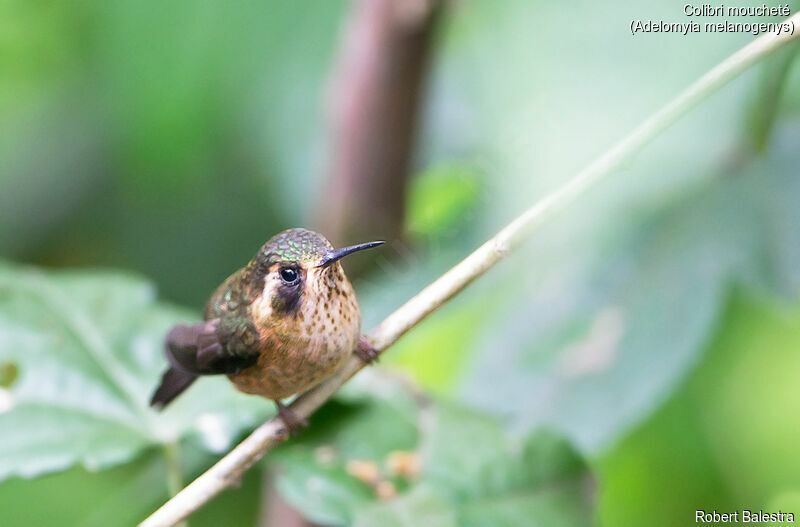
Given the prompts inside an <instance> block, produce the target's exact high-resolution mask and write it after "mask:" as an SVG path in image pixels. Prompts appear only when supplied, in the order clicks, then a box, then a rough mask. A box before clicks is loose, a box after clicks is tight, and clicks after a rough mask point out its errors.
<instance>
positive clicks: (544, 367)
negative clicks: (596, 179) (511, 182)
mask: <svg viewBox="0 0 800 527" xmlns="http://www.w3.org/2000/svg"><path fill="white" fill-rule="evenodd" d="M797 134H798V129H797V128H796V127H795V128H789V129H779V131H778V134H777V136H776V142H775V144H774V146H773V149H772V150H771V151H770V153H769V155H768V156H766V157H764V158H755V159H750V160H745V161H743V162H742V164H741V166H738V167H737V166H734V167H731V166H726V167H724V168H720V169H717V179H716V180H713V181H711V182H709V183H707V184H704V185H701V186H699V187H698V188H696V189H695V190H694V192H692V193H691V194H689V195H686V196H681V198H680V199H679V200H675V201H673V202H670V203H667V204H665V205H664V206H663V207H662V208H661V210H660V211H658V212H657V213H656V214H654V215H652V216H651V217H650V218H649V220H648V221H645V222H644V223H643V224H642V225H641V226H640V227H638V228H635V229H630V230H629V233H628V234H627V236H623V237H622V240H621V241H620V240H617V241H616V243H615V244H614V245H615V246H614V248H613V250H611V251H612V252H611V254H610V256H609V257H607V258H606V259H605V260H603V262H604V263H603V264H602V265H597V264H595V265H592V266H584V267H580V266H575V265H574V264H573V265H569V264H566V265H565V266H563V267H562V268H560V269H557V270H555V271H551V274H550V276H548V277H545V278H544V279H542V278H539V279H537V280H530V281H524V280H521V281H520V287H519V293H518V294H517V296H518V299H517V300H516V301H510V302H509V303H508V305H507V307H506V308H505V309H501V310H500V311H499V313H498V315H497V317H496V318H493V320H492V321H490V322H489V324H488V326H487V327H488V329H487V330H486V331H485V333H484V336H483V337H482V338H480V339H479V340H478V341H477V344H476V346H475V357H476V358H475V361H474V362H473V364H472V365H471V366H470V367H469V368H468V371H469V373H468V375H467V379H466V381H465V382H464V384H463V387H462V394H463V397H464V399H465V400H467V401H469V402H471V403H472V404H475V405H476V406H478V407H481V408H484V409H490V410H492V411H495V412H498V413H500V414H501V415H508V416H509V417H511V418H512V420H513V421H514V422H515V423H516V424H517V425H518V426H521V427H523V428H524V427H526V426H531V425H533V424H538V423H545V424H547V425H549V426H551V427H553V428H555V429H556V430H559V431H561V432H562V433H564V434H565V435H566V436H567V437H569V438H570V439H572V440H573V441H575V442H576V444H577V445H579V446H580V447H581V448H582V449H583V450H584V451H588V452H597V451H599V450H602V449H603V448H607V447H608V446H610V445H611V444H612V443H613V441H614V440H615V439H616V438H618V437H619V436H620V434H622V433H624V432H625V431H626V430H628V429H629V428H630V427H632V426H634V425H635V424H636V423H637V422H638V421H640V420H641V419H643V418H645V417H646V416H647V415H648V414H649V413H650V412H651V411H652V410H653V409H654V408H656V407H657V406H658V405H659V404H661V402H662V401H663V400H664V398H665V397H667V396H668V395H669V393H670V392H671V390H672V389H673V388H674V386H675V385H676V384H677V383H678V382H680V381H681V380H682V379H683V378H684V377H685V375H686V374H687V373H688V372H690V371H691V368H692V367H693V366H694V365H695V364H696V362H697V361H698V359H699V357H700V354H701V353H702V350H703V349H704V346H705V344H706V343H707V341H708V339H709V338H710V336H711V335H712V334H713V331H714V329H715V325H716V323H717V321H718V320H719V317H720V314H721V309H722V307H723V306H724V305H725V304H724V302H725V299H726V297H727V295H728V293H729V291H730V288H731V286H732V285H734V284H744V285H746V286H747V287H749V288H752V289H757V290H761V291H768V292H769V293H770V294H773V295H780V296H783V297H786V298H796V296H797V294H798V291H800V272H798V269H800V250H799V249H798V247H800V215H799V214H800V213H799V212H798V210H799V209H798V207H797V206H796V204H797V203H798V202H800V180H799V179H798V178H797V177H796V175H797V174H796V167H797V166H798V165H799V164H800V152H798V151H797V149H796V140H797ZM792 145H795V146H792ZM608 251H609V250H607V252H608ZM521 272H522V271H521V270H520V273H521ZM494 322H496V324H495V323H494ZM521 393H525V394H527V395H526V397H519V394H521Z"/></svg>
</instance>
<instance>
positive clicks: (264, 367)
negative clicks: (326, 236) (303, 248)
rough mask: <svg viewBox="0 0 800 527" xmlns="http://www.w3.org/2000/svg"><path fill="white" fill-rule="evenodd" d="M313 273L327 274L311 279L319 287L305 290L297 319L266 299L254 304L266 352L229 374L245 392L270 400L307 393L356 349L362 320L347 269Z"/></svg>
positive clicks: (335, 265) (257, 324)
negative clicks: (276, 312) (280, 312)
mask: <svg viewBox="0 0 800 527" xmlns="http://www.w3.org/2000/svg"><path fill="white" fill-rule="evenodd" d="M310 272H315V273H316V272H321V273H323V275H322V276H320V277H319V280H311V283H315V284H316V286H315V288H314V289H313V290H312V289H309V290H306V291H305V292H304V298H303V299H302V301H301V305H300V308H299V309H298V310H297V312H296V313H294V314H293V315H291V316H274V314H273V313H272V310H271V307H270V306H268V305H265V304H264V301H257V302H254V303H253V305H252V306H251V314H252V316H253V321H254V322H255V324H256V327H257V329H258V331H259V334H260V341H261V346H260V347H261V352H260V355H259V358H258V361H257V362H256V364H255V365H253V366H251V367H249V368H246V369H244V370H242V371H241V372H239V373H238V374H235V375H230V376H229V378H230V380H231V381H232V382H233V383H234V384H235V385H236V387H237V388H238V389H239V390H241V391H243V392H246V393H251V394H256V395H262V396H264V397H268V398H270V399H281V398H284V397H289V396H290V395H293V394H296V393H301V392H304V391H306V390H308V389H309V388H312V387H313V386H315V385H316V384H318V383H320V382H321V381H322V380H324V379H325V378H326V377H328V376H330V375H331V374H332V373H333V372H335V371H336V369H337V368H339V366H341V364H342V363H343V362H344V360H345V359H346V358H347V357H349V356H350V354H351V353H352V351H353V350H354V349H355V347H356V344H357V343H358V339H359V336H360V330H361V319H360V314H359V310H358V303H357V301H356V297H355V292H354V291H353V288H352V286H351V285H350V282H349V281H348V280H347V278H345V276H344V272H343V271H342V268H341V265H339V264H338V263H337V264H334V265H332V266H331V267H330V268H327V269H312V270H311V271H310ZM308 278H311V277H308Z"/></svg>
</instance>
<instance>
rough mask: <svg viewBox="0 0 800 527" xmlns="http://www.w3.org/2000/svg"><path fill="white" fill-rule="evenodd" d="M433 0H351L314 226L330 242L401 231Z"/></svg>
mask: <svg viewBox="0 0 800 527" xmlns="http://www.w3.org/2000/svg"><path fill="white" fill-rule="evenodd" d="M441 3H442V2H441V1H440V0H404V1H402V2H397V1H395V0H356V1H355V2H353V5H352V9H351V12H350V15H349V18H348V21H347V25H346V27H345V31H344V36H343V39H342V44H341V48H340V50H339V56H338V60H337V64H336V67H335V69H334V71H333V76H332V78H331V86H330V93H329V100H328V111H329V112H330V116H329V120H330V121H329V122H330V134H331V140H330V143H331V147H330V160H329V166H328V169H327V181H326V183H325V184H326V192H325V193H324V194H323V197H322V198H321V201H320V204H319V210H318V216H317V224H318V225H321V226H324V228H323V229H322V230H323V231H324V232H325V235H326V236H327V237H328V238H329V239H330V240H331V241H332V242H333V243H334V245H337V246H338V245H346V244H350V243H355V242H357V241H363V240H367V239H372V238H375V237H379V238H381V239H388V240H392V239H395V238H397V237H399V236H400V235H401V234H402V227H403V216H404V210H405V196H406V182H407V179H408V175H409V170H410V164H411V153H412V149H413V146H414V135H415V131H416V127H417V117H418V115H419V107H420V101H421V99H422V94H423V81H424V77H425V70H426V65H427V63H428V60H429V56H430V54H431V48H432V46H431V44H432V42H431V40H432V38H431V37H432V34H433V32H434V29H435V26H436V21H437V20H438V18H439V17H438V13H439V11H440V10H441Z"/></svg>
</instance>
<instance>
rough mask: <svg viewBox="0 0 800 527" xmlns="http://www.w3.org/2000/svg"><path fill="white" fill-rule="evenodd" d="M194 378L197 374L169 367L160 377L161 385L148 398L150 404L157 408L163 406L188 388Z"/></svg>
mask: <svg viewBox="0 0 800 527" xmlns="http://www.w3.org/2000/svg"><path fill="white" fill-rule="evenodd" d="M195 379H197V375H193V374H191V373H189V372H186V371H183V370H178V369H176V368H169V369H168V370H167V371H165V372H164V375H163V377H161V385H159V387H158V389H157V390H156V392H155V393H154V394H153V397H152V399H150V406H154V407H155V408H158V409H159V410H160V409H162V408H164V407H165V406H167V405H168V404H169V403H170V401H172V400H173V399H174V398H176V397H177V396H179V395H180V394H181V393H182V392H183V390H185V389H186V388H188V387H189V385H191V384H192V383H193V382H194V380H195Z"/></svg>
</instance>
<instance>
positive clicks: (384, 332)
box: [141, 13, 800, 527]
mask: <svg viewBox="0 0 800 527" xmlns="http://www.w3.org/2000/svg"><path fill="white" fill-rule="evenodd" d="M786 22H791V23H793V24H794V26H795V27H796V26H797V25H798V24H799V23H800V13H797V14H795V15H794V16H792V17H790V18H789V19H787V20H786ZM798 36H800V32H796V33H794V34H789V33H785V32H784V33H781V35H780V36H777V35H775V34H774V33H767V34H764V35H762V36H760V37H758V38H757V39H755V40H754V41H752V42H750V43H749V44H747V45H746V46H745V47H743V48H742V49H740V50H739V51H737V52H736V53H734V54H733V55H731V56H730V57H728V58H727V59H725V60H724V61H722V62H721V63H720V64H718V65H717V66H715V67H714V68H712V69H711V70H710V71H708V72H707V73H706V74H705V75H703V76H702V77H700V78H699V79H698V80H697V81H695V82H694V83H693V84H692V85H691V86H689V87H688V88H687V89H686V90H684V91H683V92H681V93H680V94H679V95H678V96H677V97H675V98H674V99H673V100H672V101H670V102H669V103H668V104H667V105H666V106H664V107H662V108H661V109H660V110H659V111H658V112H656V113H655V114H654V115H652V116H651V117H650V118H649V119H647V120H646V121H644V122H643V123H642V124H641V125H639V126H638V127H637V128H636V129H635V130H634V131H633V132H631V133H630V134H629V135H628V136H626V137H625V138H623V139H622V140H621V141H620V142H618V143H617V144H616V145H614V146H613V147H612V148H611V149H610V150H608V151H606V153H605V154H603V155H602V156H600V157H599V158H598V159H596V160H595V161H594V162H592V163H591V164H590V165H589V166H588V167H586V168H585V169H583V170H582V171H581V172H579V173H578V174H577V175H575V176H574V177H573V178H572V179H570V180H569V181H568V182H567V183H566V184H564V185H563V186H561V187H559V188H558V189H556V190H555V191H554V192H552V193H550V194H548V195H547V196H545V197H544V199H542V200H540V201H539V202H537V203H536V204H534V205H533V206H532V207H531V208H529V209H528V210H526V211H525V212H524V213H523V214H522V215H521V216H519V217H518V218H516V219H515V220H514V221H512V222H511V223H509V224H508V225H507V226H506V227H505V228H503V230H501V231H500V232H498V233H497V234H496V235H495V236H494V237H492V238H491V239H489V241H487V242H486V243H484V244H483V245H481V246H480V247H479V248H478V249H477V250H476V251H475V252H473V253H472V254H470V255H469V256H467V257H466V258H465V259H464V260H462V261H461V262H459V263H458V264H457V265H456V266H455V267H453V268H452V269H450V270H449V271H447V272H446V273H445V274H444V275H442V276H441V277H440V278H439V279H437V280H436V281H435V282H433V283H432V284H430V285H429V286H428V287H426V288H425V289H423V290H422V291H421V292H420V293H419V294H417V295H416V296H415V297H414V298H412V299H411V300H409V301H408V302H406V303H405V304H404V305H403V306H401V307H400V308H399V309H398V310H397V311H395V312H394V313H392V314H391V315H389V317H387V318H386V319H385V320H384V321H383V322H381V324H380V325H378V327H376V328H374V329H373V330H372V331H370V332H369V333H368V334H367V337H368V338H369V340H370V341H371V342H372V344H373V345H374V346H375V348H376V349H377V350H378V351H383V350H385V349H386V348H388V347H389V346H390V345H391V344H393V343H394V342H395V341H396V340H397V339H399V338H400V337H401V336H402V335H403V334H404V333H405V332H406V331H408V330H409V329H411V328H412V327H414V325H416V324H417V323H418V322H420V321H421V320H422V319H424V318H425V317H426V316H428V315H429V314H430V313H432V312H433V311H434V310H435V309H436V308H438V307H439V306H441V305H442V304H444V303H445V302H447V301H448V300H449V299H450V298H452V297H453V296H455V295H456V294H457V293H458V292H459V291H461V290H462V289H464V287H466V286H467V285H469V284H470V283H471V282H472V281H473V280H475V279H476V278H478V277H479V276H481V275H482V274H483V273H485V272H486V271H487V270H489V269H490V268H491V267H492V266H494V265H495V264H496V263H497V262H499V261H500V260H501V259H502V258H503V257H504V256H506V255H507V254H508V253H509V252H511V251H512V250H513V249H514V248H516V247H517V246H518V245H519V243H520V242H521V241H522V240H523V239H524V238H525V237H526V236H527V235H529V234H530V233H531V232H532V230H533V229H535V228H536V227H537V226H539V225H541V224H542V223H543V222H544V221H545V220H547V219H548V218H550V217H552V216H553V215H554V214H555V213H556V212H558V211H559V210H561V209H562V208H563V207H564V206H565V205H567V204H568V203H570V202H572V201H574V200H575V199H576V198H577V197H579V196H580V195H581V194H583V192H585V191H586V190H587V189H588V188H590V187H591V186H592V184H594V183H596V182H597V181H599V180H600V179H602V178H603V177H607V176H608V175H609V174H611V173H612V171H613V170H614V169H615V168H616V167H617V166H619V165H620V163H621V162H623V161H624V160H625V159H628V158H630V157H631V156H632V155H633V154H635V153H636V152H638V151H639V149H640V148H641V147H642V146H644V145H645V144H647V143H648V142H649V141H650V140H652V139H653V138H654V137H656V136H657V135H658V134H659V132H661V131H662V130H663V129H665V128H666V127H668V126H669V125H671V124H673V123H674V122H675V121H676V120H678V118H680V117H681V116H682V115H683V114H684V113H686V111H688V110H689V109H690V108H692V107H693V106H696V105H697V104H698V103H699V102H700V101H701V100H703V99H704V98H705V97H706V96H708V95H710V94H711V93H712V92H714V91H715V90H716V89H718V88H719V87H720V86H722V85H724V84H725V83H726V82H728V81H729V80H731V79H732V78H733V77H735V76H736V75H738V74H739V73H741V72H742V71H743V70H744V69H746V68H748V67H749V66H751V65H752V64H753V63H755V62H756V61H758V60H759V59H760V58H762V57H764V56H766V55H768V54H770V53H772V52H773V51H775V50H777V49H779V48H781V47H782V46H783V45H785V44H787V43H789V42H790V41H792V40H794V39H795V38H797V37H798ZM363 367H364V363H363V362H361V360H359V359H357V358H356V357H353V358H351V359H350V360H349V361H348V362H347V363H345V365H344V367H343V368H342V369H341V370H340V371H339V372H338V373H337V374H336V375H334V376H333V377H331V378H330V379H328V380H327V381H325V382H324V383H322V384H321V385H319V386H317V387H316V388H314V389H312V390H310V391H309V392H307V393H305V394H303V395H302V396H300V397H298V398H297V400H295V401H294V402H293V403H292V404H291V405H290V408H291V409H292V410H293V411H294V412H295V413H296V414H297V415H298V416H300V417H304V418H307V417H309V416H310V415H311V414H312V413H313V412H314V411H315V410H316V409H317V408H319V407H320V406H322V404H324V403H325V401H327V400H328V399H329V398H330V397H331V395H333V394H334V393H335V392H336V390H338V389H339V387H340V386H341V385H342V384H343V383H344V382H346V381H347V380H348V379H349V378H350V377H352V376H353V375H355V374H356V373H357V372H358V371H359V370H360V369H361V368H363ZM285 437H286V434H285V431H284V428H283V424H282V423H281V421H280V419H278V418H274V419H271V420H269V421H267V422H266V423H264V424H263V425H261V426H260V427H258V428H257V429H256V430H255V431H254V432H253V433H252V434H250V436H249V437H247V438H246V439H245V440H244V441H242V442H241V443H240V444H239V445H237V446H236V447H235V448H234V449H233V450H231V451H230V452H229V453H228V454H227V455H226V456H225V457H223V458H222V459H221V460H220V461H219V462H217V464H216V465H214V466H213V467H211V468H210V469H208V470H207V471H206V472H205V473H204V474H202V475H201V476H199V477H198V478H197V479H196V480H194V481H193V482H192V483H191V484H189V486H187V487H186V488H185V489H183V490H182V491H181V492H180V493H178V494H177V495H176V496H175V497H173V498H172V499H171V500H169V501H168V502H167V503H165V504H164V505H163V506H162V507H161V508H160V509H158V510H157V511H156V512H154V513H153V514H152V515H151V516H150V517H149V518H147V519H146V520H145V521H144V522H143V523H142V524H141V526H144V527H153V526H164V525H174V524H176V523H177V522H179V521H180V520H182V519H184V518H186V517H187V516H188V515H189V514H191V513H192V512H194V511H196V510H197V509H198V508H200V506H202V505H203V504H204V503H206V502H207V501H208V500H210V499H211V498H212V497H214V496H216V495H217V494H219V493H220V492H221V491H222V490H224V489H225V488H228V487H231V486H234V485H235V484H236V483H237V482H238V481H239V478H240V477H241V475H242V474H243V473H244V471H245V470H247V469H248V468H249V467H250V466H251V465H252V464H253V463H255V462H256V461H257V460H258V459H260V458H261V456H263V455H264V454H265V453H266V452H267V451H268V450H269V449H271V448H272V447H274V446H275V445H277V444H278V443H279V442H281V441H282V440H283V439H285Z"/></svg>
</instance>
